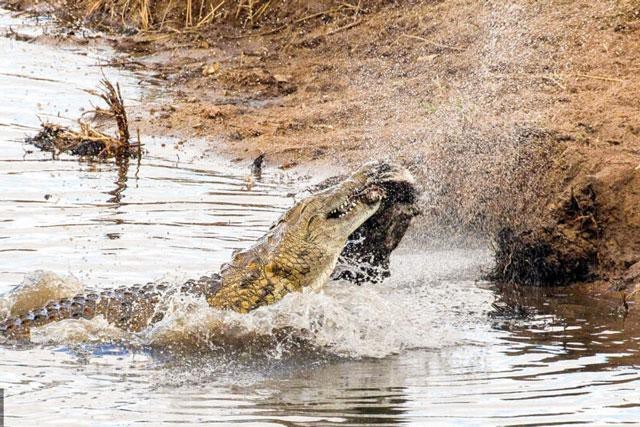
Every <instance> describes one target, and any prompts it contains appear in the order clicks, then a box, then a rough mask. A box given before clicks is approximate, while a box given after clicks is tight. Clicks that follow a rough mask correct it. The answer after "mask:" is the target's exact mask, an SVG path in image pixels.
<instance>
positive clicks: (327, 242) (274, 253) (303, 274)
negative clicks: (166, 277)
mask: <svg viewBox="0 0 640 427" xmlns="http://www.w3.org/2000/svg"><path fill="white" fill-rule="evenodd" d="M414 198H415V185H414V181H413V178H412V176H411V174H410V173H409V171H408V170H406V169H405V168H403V167H400V166H397V165H392V164H389V163H385V162H375V163H369V164H366V165H364V166H363V167H361V168H360V169H359V170H357V171H356V172H355V173H354V174H353V175H351V176H349V177H347V178H346V179H344V180H342V181H341V182H338V183H336V184H335V185H333V186H330V187H328V188H326V189H324V190H321V191H318V192H316V193H314V194H311V195H310V196H309V197H307V198H305V199H303V200H301V201H299V202H298V203H296V204H295V205H294V206H293V207H292V208H291V209H289V210H288V211H287V212H286V213H285V214H284V215H283V216H282V217H281V218H280V219H279V220H278V221H277V222H276V223H275V224H274V225H273V226H272V227H271V229H270V230H269V231H268V232H267V234H266V235H265V236H263V237H262V238H261V239H260V240H258V241H257V242H256V243H255V244H254V245H253V246H251V247H250V248H248V249H246V250H243V251H239V252H236V253H235V254H234V255H233V257H232V260H231V262H229V263H228V264H225V265H223V267H222V269H221V271H220V273H219V274H215V275H213V276H210V277H203V278H201V279H200V280H197V281H195V280H191V281H188V282H186V283H185V284H183V285H181V286H170V285H168V284H164V283H161V284H148V285H145V286H133V287H129V288H119V289H113V290H105V291H101V292H95V293H85V294H80V295H76V296H74V297H72V298H65V299H61V300H57V301H51V302H49V303H48V304H46V305H45V306H44V307H40V308H37V309H35V310H30V311H28V312H23V313H13V316H12V317H10V318H8V319H6V320H4V321H3V322H1V323H0V335H5V336H8V337H11V338H19V339H24V338H28V337H29V336H30V329H31V328H32V327H37V326H43V325H45V324H48V323H51V322H54V321H58V320H63V319H79V318H85V319H90V318H93V317H95V316H98V315H101V316H104V318H105V319H106V320H107V321H108V322H110V323H113V324H115V325H117V326H119V327H121V328H123V329H126V330H130V331H138V330H141V329H143V328H145V327H147V326H148V325H150V324H152V323H155V322H157V321H159V320H160V319H162V317H163V312H162V310H161V309H159V307H161V303H162V302H163V301H164V300H166V298H167V296H168V295H169V294H174V293H179V292H182V293H191V294H196V295H200V296H203V297H205V298H206V300H207V302H208V303H209V305H210V306H211V307H213V308H216V309H222V310H233V311H236V312H239V313H248V312H250V311H252V310H255V309H256V308H258V307H261V306H264V305H268V304H273V303H275V302H277V301H279V300H281V299H282V298H283V297H284V296H285V295H287V294H288V293H290V292H296V291H299V290H301V289H303V288H305V287H318V286H321V285H323V284H324V283H325V282H326V281H327V280H328V279H329V277H330V276H331V274H332V273H333V272H334V269H335V268H336V263H337V262H338V258H339V257H340V255H341V253H343V251H349V253H346V252H345V253H343V257H344V256H345V255H347V258H351V259H354V253H358V257H360V256H361V255H362V253H363V251H366V250H367V247H366V245H363V244H362V241H363V237H365V239H364V241H365V242H366V236H367V235H371V236H376V239H377V240H380V239H379V236H380V235H381V233H380V230H376V229H373V228H372V227H379V226H380V225H381V224H389V223H391V222H393V218H392V215H389V214H388V212H391V211H390V209H393V205H394V204H397V203H405V204H407V205H410V204H411V203H413V199H414ZM385 211H388V212H387V214H385ZM412 216H413V214H409V215H407V214H406V213H405V214H404V217H402V216H400V217H402V218H403V219H402V227H400V230H401V232H400V234H399V237H398V232H397V231H395V236H393V239H391V241H393V242H394V244H393V245H392V246H391V247H389V248H387V250H386V251H387V253H386V255H388V252H390V250H393V248H395V245H397V242H398V241H399V238H401V237H402V235H403V234H404V231H405V230H406V226H407V225H408V221H409V220H410V218H411V217H412ZM407 218H409V219H407ZM395 228H398V227H395ZM356 230H358V232H356ZM350 236H357V237H358V242H359V243H358V246H356V247H354V246H353V245H350V246H351V248H349V247H347V248H345V246H347V242H348V240H349V238H350ZM372 241H373V240H372ZM371 249H372V250H374V249H375V248H371ZM378 249H379V248H378ZM383 252H384V251H383ZM347 278H348V277H347ZM359 281H361V280H359Z"/></svg>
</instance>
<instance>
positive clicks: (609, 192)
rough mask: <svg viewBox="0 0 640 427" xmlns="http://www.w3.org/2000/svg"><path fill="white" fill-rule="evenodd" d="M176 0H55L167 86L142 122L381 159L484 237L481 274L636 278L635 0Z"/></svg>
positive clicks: (442, 230) (277, 151)
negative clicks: (488, 269) (491, 254)
mask: <svg viewBox="0 0 640 427" xmlns="http://www.w3.org/2000/svg"><path fill="white" fill-rule="evenodd" d="M182 4H183V3H182V2H167V3H164V2H160V3H158V4H156V5H155V6H151V5H150V3H149V2H139V3H136V2H131V3H130V2H126V3H124V2H122V3H119V2H108V1H105V2H99V3H96V2H88V1H87V2H80V3H77V4H76V7H75V8H74V9H68V8H66V9H64V10H65V13H64V14H62V13H60V11H61V10H63V9H62V8H57V9H55V10H56V11H57V12H58V14H59V15H61V16H63V17H64V19H66V20H69V19H76V18H78V17H82V18H83V20H84V22H85V23H88V24H90V25H94V26H97V27H98V28H101V29H103V30H104V29H107V30H110V31H112V32H113V33H117V32H120V33H118V34H111V35H109V36H107V37H108V39H109V40H110V42H111V43H112V44H113V45H114V46H115V47H117V48H119V49H121V50H122V51H123V52H126V53H127V55H128V56H127V58H128V59H127V60H125V61H123V62H124V63H126V64H125V65H128V66H136V67H140V68H144V69H146V70H148V71H149V72H150V73H152V74H153V75H154V76H156V77H158V78H161V79H163V81H165V82H166V83H165V84H166V86H167V87H170V88H171V93H172V99H171V100H170V101H169V102H168V103H167V105H165V106H164V107H162V108H159V109H153V110H150V111H142V112H140V113H143V120H142V121H141V122H140V124H141V125H142V126H144V127H146V128H145V129H144V131H145V132H149V133H159V134H167V133H169V134H175V135H177V136H180V137H185V138H189V137H205V138H208V139H210V140H211V141H212V145H214V146H215V150H216V151H218V152H219V153H223V154H226V155H229V156H232V157H233V158H237V159H238V161H246V162H247V163H248V162H249V161H250V160H251V159H252V158H254V157H255V156H257V155H258V154H259V153H265V154H266V159H267V165H268V166H269V167H282V168H288V167H292V166H295V165H298V164H306V163H309V162H316V163H317V164H319V165H327V164H331V165H335V166H343V167H351V166H352V165H354V164H359V163H361V162H362V161H364V160H368V159H373V158H390V159H395V160H398V161H401V162H403V163H405V164H407V165H409V166H410V167H411V168H412V169H413V170H414V171H415V172H416V174H417V175H418V176H419V177H420V181H421V184H422V186H423V187H424V189H425V194H426V196H425V198H424V200H423V207H424V211H425V220H424V222H423V224H424V230H423V231H424V233H428V234H429V235H431V236H440V235H447V236H448V235H451V234H452V233H455V234H464V235H466V234H477V233H481V234H489V235H491V236H493V237H494V240H495V242H496V260H497V268H496V271H495V277H496V279H498V280H506V281H515V282H523V283H528V284H535V285H540V284H566V283H570V282H574V281H584V280H599V283H602V284H603V286H604V287H605V288H606V287H611V286H613V287H618V288H620V287H622V286H623V285H627V286H630V285H634V284H635V283H637V281H638V280H639V276H640V273H639V272H637V270H640V264H638V262H640V208H639V206H640V190H639V188H640V187H639V186H638V184H640V178H639V174H640V101H639V100H640V79H639V78H638V75H640V74H639V73H640V2H638V1H637V0H635V1H631V0H627V1H625V0H620V1H614V0H606V1H600V2H590V1H532V0H531V1H518V2H507V1H498V0H495V1H488V2H482V3H476V2H465V1H447V2H440V1H372V2H361V1H352V2H334V1H328V0H327V1H314V2H289V3H287V2H251V1H249V2H242V1H237V2H230V3H228V4H227V3H224V4H222V5H221V6H220V8H219V9H216V7H218V5H219V2H215V1H214V2H212V3H211V4H209V2H206V1H204V0H203V2H202V3H198V2H197V1H194V2H193V3H192V2H188V3H186V4H187V5H188V7H187V8H185V7H182V8H181V7H178V6H179V5H182ZM176 5H178V6H176ZM127 8H128V9H127ZM125 12H126V13H125ZM123 31H124V32H126V33H128V34H132V35H123V34H122V32H123ZM634 272H636V273H634Z"/></svg>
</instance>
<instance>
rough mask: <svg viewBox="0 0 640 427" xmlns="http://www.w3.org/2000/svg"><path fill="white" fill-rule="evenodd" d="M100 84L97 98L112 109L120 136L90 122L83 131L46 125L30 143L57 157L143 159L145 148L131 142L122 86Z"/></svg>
mask: <svg viewBox="0 0 640 427" xmlns="http://www.w3.org/2000/svg"><path fill="white" fill-rule="evenodd" d="M100 83H101V87H100V91H99V92H96V93H95V95H96V96H99V97H100V98H102V100H103V101H104V102H106V104H107V106H108V107H109V110H108V111H107V113H108V115H109V116H111V117H112V118H113V119H114V120H115V122H116V125H117V129H118V135H117V137H113V136H110V135H107V134H105V133H103V132H101V131H99V130H97V129H95V128H93V127H92V126H91V125H89V124H88V123H84V122H81V121H79V125H80V129H79V130H77V131H76V130H72V129H70V128H68V127H65V126H59V125H55V124H52V123H44V124H42V129H41V130H40V132H38V133H37V134H36V135H35V136H33V137H30V138H27V142H28V143H30V144H33V145H35V146H36V147H38V148H39V149H41V150H43V151H50V152H52V153H54V154H60V153H68V154H73V155H76V156H82V157H94V158H97V159H108V158H116V157H140V153H141V148H142V147H141V145H140V141H138V142H137V143H131V141H130V134H129V123H128V120H127V113H126V111H125V108H124V103H123V100H122V94H121V93H120V86H119V85H117V84H116V86H115V87H114V86H113V84H112V83H111V82H109V81H108V80H106V79H104V80H102V81H101V82H100Z"/></svg>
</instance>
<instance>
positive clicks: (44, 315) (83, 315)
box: [0, 275, 220, 339]
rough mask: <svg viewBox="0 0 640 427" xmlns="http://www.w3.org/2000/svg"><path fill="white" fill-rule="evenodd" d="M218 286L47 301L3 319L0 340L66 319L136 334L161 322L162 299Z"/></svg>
mask: <svg viewBox="0 0 640 427" xmlns="http://www.w3.org/2000/svg"><path fill="white" fill-rule="evenodd" d="M219 286H220V276H218V275H213V276H203V277H201V278H200V279H199V280H189V281H187V282H186V283H184V284H183V285H182V286H170V285H169V284H167V283H157V284H154V283H149V284H147V285H144V286H133V287H129V288H118V289H107V290H104V291H101V292H95V293H85V294H79V295H76V296H74V297H72V298H63V299H59V300H54V301H50V302H49V303H47V304H46V305H45V306H44V307H41V308H38V309H36V310H31V311H28V312H26V313H23V314H21V315H18V316H13V317H9V318H7V319H5V320H4V321H2V322H0V336H6V337H9V338H14V339H28V338H29V336H30V332H31V328H32V327H38V326H44V325H47V324H49V323H52V322H56V321H59V320H65V319H93V318H94V317H96V316H99V315H102V316H104V318H105V319H106V320H107V321H108V322H109V323H111V324H115V325H116V326H118V327H120V328H122V329H125V330H129V331H139V330H141V329H143V328H145V327H147V326H148V325H150V324H152V323H155V322H157V321H159V320H161V319H162V317H163V313H162V312H161V311H160V310H158V306H159V303H160V302H161V301H162V299H163V297H166V296H168V295H169V294H173V293H177V292H180V293H186V294H193V295H203V296H207V295H209V294H211V293H212V292H215V291H217V289H218V287H219Z"/></svg>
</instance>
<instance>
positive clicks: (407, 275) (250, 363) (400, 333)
mask: <svg viewBox="0 0 640 427" xmlns="http://www.w3.org/2000/svg"><path fill="white" fill-rule="evenodd" d="M0 25H2V26H4V27H7V26H8V25H11V26H12V27H13V28H14V29H15V30H16V31H30V33H34V32H36V31H34V30H33V28H31V27H30V26H29V23H28V22H27V23H26V24H22V23H21V22H20V21H17V20H15V19H13V18H11V17H10V16H9V15H8V14H6V13H0ZM25 25H26V26H25ZM0 52H2V54H3V56H7V55H10V56H11V57H12V58H13V59H14V60H13V61H11V62H10V63H9V62H8V61H0V75H1V76H2V78H0V99H1V100H2V102H1V103H0V292H4V291H6V290H8V289H9V288H11V287H12V286H13V285H15V284H16V283H18V282H20V281H21V280H23V278H24V276H25V275H28V274H32V273H33V271H35V270H38V269H46V270H52V271H54V272H57V273H59V274H67V273H73V274H74V275H76V276H77V277H78V278H79V279H80V280H81V281H82V282H83V283H84V284H85V285H87V286H89V287H98V288H100V287H105V286H114V285H115V286H119V285H129V284H132V283H135V282H147V281H150V280H155V279H157V278H159V277H168V278H169V279H168V280H182V279H183V278H185V277H197V276H199V275H200V274H203V273H206V272H211V271H215V270H216V269H217V268H218V267H219V265H220V263H222V262H224V261H226V260H228V258H229V257H230V253H231V251H232V250H233V249H235V248H241V247H246V246H247V245H249V244H250V243H251V242H252V241H253V240H255V239H256V238H258V237H259V236H260V235H262V233H263V232H264V231H265V230H266V228H267V227H268V226H269V224H270V223H271V222H272V221H273V220H274V219H275V218H276V217H277V216H278V215H279V214H280V212H282V211H283V210H284V209H286V207H287V206H288V205H289V204H290V203H291V200H290V199H289V198H288V197H287V196H286V194H287V193H289V192H290V191H292V190H294V189H296V188H297V186H296V185H295V183H291V182H289V181H287V180H286V179H283V178H282V177H280V176H279V175H278V174H274V173H273V172H272V171H270V170H269V169H266V170H265V171H264V172H263V175H262V180H260V181H258V182H257V183H256V184H255V185H254V186H253V187H252V188H251V189H248V188H247V183H246V175H247V173H249V172H250V171H249V169H246V170H238V169H235V168H232V167H230V166H229V165H227V164H225V163H224V162H219V161H214V160H212V159H201V158H200V153H201V152H202V151H203V147H205V146H206V141H200V142H198V141H194V142H190V144H191V145H189V144H187V146H186V147H184V146H183V147H182V148H180V149H179V151H176V150H175V149H174V148H173V147H172V145H173V144H170V143H168V142H170V141H168V140H167V139H163V140H162V141H157V140H153V139H146V140H144V141H143V142H144V143H145V144H146V148H147V149H148V150H149V154H148V155H146V156H145V157H144V158H143V159H142V161H141V163H140V164H139V165H138V164H134V163H133V162H131V164H129V163H127V162H126V161H122V162H116V163H102V164H92V163H86V162H78V161H76V160H75V159H72V158H69V157H64V156H63V157H62V158H61V159H59V160H55V161H52V160H51V159H50V157H49V155H48V154H43V153H39V152H28V150H29V148H27V147H25V146H24V145H22V144H21V143H20V142H19V141H20V140H21V139H22V138H23V137H24V135H25V134H28V133H32V132H35V131H36V128H37V126H38V123H39V121H38V120H39V119H38V117H37V114H39V115H41V117H43V118H46V119H52V120H53V119H55V120H63V119H60V118H57V117H56V114H57V113H58V112H60V113H61V115H63V116H67V117H77V116H78V115H79V114H80V113H81V111H80V108H81V107H86V106H88V105H89V100H90V97H89V95H88V94H87V93H86V92H84V91H83V89H89V88H93V87H95V84H96V83H97V82H98V80H99V79H100V78H101V77H102V75H101V71H100V70H99V69H97V68H96V67H92V65H94V64H95V63H97V62H99V61H103V60H104V59H105V57H106V56H107V55H110V54H111V53H110V52H108V51H90V52H88V54H86V55H84V54H79V53H80V52H79V51H77V50H74V49H66V48H64V47H61V46H57V47H55V48H52V47H50V46H49V47H43V46H41V45H39V44H38V43H25V42H20V41H15V40H9V39H5V38H0ZM52 64H53V65H52ZM105 73H106V74H107V76H108V77H109V78H111V79H112V80H114V81H119V82H120V85H121V87H122V88H123V92H124V95H125V98H126V99H127V102H128V103H130V104H131V103H137V102H153V100H150V99H146V98H145V97H146V96H147V93H148V92H147V91H146V90H145V89H144V87H141V85H139V84H138V83H139V82H140V78H142V79H144V77H140V76H136V75H133V74H131V73H128V72H122V71H121V72H116V71H114V70H108V69H106V70H105ZM142 86H144V85H142ZM163 143H164V144H165V145H166V147H172V148H166V147H163V146H162V144H163ZM198 144H201V145H200V146H199V145H198ZM424 247H425V245H424V243H420V242H411V241H410V242H407V243H406V244H405V245H404V246H403V247H402V248H400V251H399V252H398V253H397V254H396V255H395V256H394V257H393V260H392V270H393V274H392V278H391V280H389V281H388V282H386V283H383V284H379V285H375V286H362V287H357V286H350V285H346V284H343V283H331V284H329V285H328V287H327V289H325V290H324V291H323V292H322V293H306V294H296V295H291V296H290V297H288V298H285V300H284V301H282V302H281V303H280V304H279V305H278V306H276V307H275V308H274V307H271V308H267V309H264V310H256V312H255V313H254V314H252V315H251V316H245V317H237V318H234V317H233V316H232V315H229V316H227V317H226V318H223V321H224V322H226V324H227V325H228V326H229V328H230V329H233V331H235V332H234V333H235V335H234V334H230V335H227V337H233V336H235V337H239V340H240V341H242V342H241V343H235V344H234V343H230V342H226V343H222V342H218V345H217V346H215V345H211V346H210V347H206V350H201V351H199V352H192V353H187V354H184V353H178V352H176V351H175V349H172V348H171V347H169V346H168V345H160V343H161V342H162V340H160V341H158V339H157V338H158V336H163V335H162V332H163V331H162V330H160V331H157V330H156V331H148V332H147V335H143V336H135V337H132V339H135V340H137V341H135V344H136V345H137V347H136V348H132V347H131V345H132V340H126V341H124V342H122V343H114V342H108V343H104V344H99V343H98V344H97V343H95V342H93V343H91V344H88V343H76V344H71V345H60V344H54V343H52V342H48V341H47V340H46V339H45V340H44V344H36V345H29V346H22V347H16V348H10V347H6V346H5V347H2V348H0V387H2V388H4V389H5V395H6V396H7V400H6V417H7V418H6V421H7V425H35V424H42V425H47V424H51V425H59V424H60V422H61V420H65V421H66V422H68V423H69V424H76V425H86V424H91V425H123V424H134V423H146V424H150V425H159V424H161V423H167V424H169V423H178V422H187V423H191V424H202V423H214V422H218V423H223V424H229V423H234V422H237V423H240V422H242V423H254V424H260V425H264V424H271V425H274V424H278V425H308V424H314V423H315V424H318V425H364V424H380V425H400V424H411V423H413V424H417V425H419V424H425V423H432V424H456V425H458V424H466V425H478V424H489V425H541V424H587V423H591V424H596V425H601V424H605V423H609V424H614V425H618V424H622V423H630V424H633V423H636V422H637V420H638V419H640V407H639V406H640V394H638V388H639V387H638V386H639V384H640V378H638V376H639V375H638V373H637V370H636V368H635V366H636V365H637V364H638V356H637V351H638V340H639V339H640V331H639V330H638V325H637V324H638V322H637V318H636V316H635V312H634V307H632V308H631V311H630V313H629V314H628V316H626V317H625V316H624V311H621V310H620V302H619V301H615V300H601V299H594V298H589V297H587V296H585V295H584V294H581V293H579V292H577V291H574V290H571V289H560V290H523V289H518V288H498V287H495V286H493V285H491V284H488V283H486V282H482V281H480V280H479V277H480V276H481V269H482V268H484V267H486V266H487V265H488V264H489V262H490V254H488V253H487V252H486V251H484V250H476V249H461V250H448V251H443V250H439V251H436V250H426V249H424ZM172 278H173V279H172ZM174 314H175V319H176V320H175V322H176V323H175V324H180V325H182V326H184V328H183V329H182V331H186V332H188V333H189V334H192V335H196V336H188V337H186V338H188V339H195V340H197V339H199V338H201V337H198V336H197V334H198V333H203V331H202V330H197V329H194V328H193V325H190V324H189V321H190V320H191V321H193V322H194V323H196V324H198V323H199V324H200V325H205V326H206V325H208V323H206V322H208V321H210V320H211V317H212V316H213V317H214V319H213V320H218V321H219V320H220V316H219V315H218V317H215V315H213V314H212V312H211V311H210V310H208V309H207V307H206V306H205V307H203V306H201V305H198V304H197V302H196V303H193V304H184V305H178V310H177V311H176V312H175V313H174ZM194 319H195V320H194ZM175 324H174V325H175ZM76 326H77V324H74V323H69V324H68V325H67V326H65V327H67V328H69V329H71V328H74V327H76ZM98 326H99V325H98ZM161 326H162V327H166V326H167V325H161ZM168 326H169V327H170V326H172V325H168ZM196 326H197V325H196ZM190 327H191V329H190ZM204 329H205V331H204V332H207V331H206V327H205V328H204ZM175 330H176V329H173V331H174V332H175ZM171 331H172V330H171V328H169V329H168V330H167V331H164V332H165V333H166V332H171ZM238 331H240V332H238ZM154 334H155V335H154ZM165 336H166V334H165ZM149 337H154V338H155V339H149ZM186 338H185V339H186ZM209 338H210V337H209ZM208 342H209V344H210V340H209V341H208ZM214 343H215V340H214ZM240 344H244V345H240Z"/></svg>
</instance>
